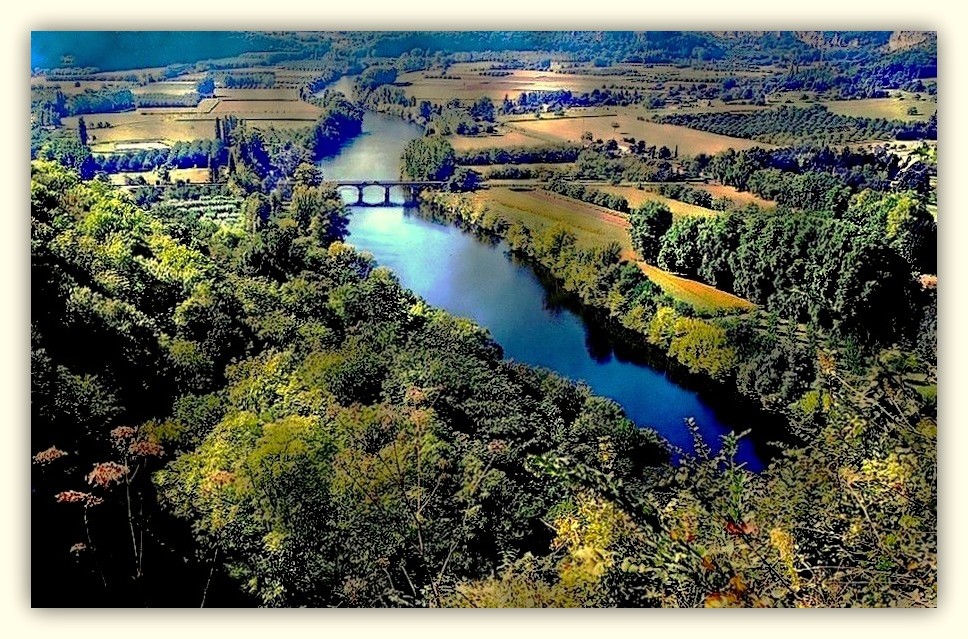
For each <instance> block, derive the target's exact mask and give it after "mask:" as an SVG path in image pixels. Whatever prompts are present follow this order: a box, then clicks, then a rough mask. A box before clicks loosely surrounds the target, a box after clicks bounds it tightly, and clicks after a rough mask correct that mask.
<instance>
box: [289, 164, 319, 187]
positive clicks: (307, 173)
mask: <svg viewBox="0 0 968 639" xmlns="http://www.w3.org/2000/svg"><path fill="white" fill-rule="evenodd" d="M293 182H294V183H295V184H297V185H302V186H319V185H320V184H322V183H323V173H322V171H320V170H319V167H318V166H316V165H315V164H310V163H309V162H303V163H302V164H300V165H299V166H298V167H296V171H295V173H294V175H293Z"/></svg>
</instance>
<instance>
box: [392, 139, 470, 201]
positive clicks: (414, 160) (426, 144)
mask: <svg viewBox="0 0 968 639" xmlns="http://www.w3.org/2000/svg"><path fill="white" fill-rule="evenodd" d="M401 163H402V165H403V167H402V168H403V174H404V175H405V176H406V177H408V178H410V179H411V180H429V181H441V182H444V185H443V186H444V189H445V190H448V191H473V190H474V189H476V188H477V187H478V184H479V183H480V175H479V174H478V173H477V172H475V171H472V170H470V169H468V168H466V167H463V166H458V165H457V154H456V153H455V152H454V147H453V146H451V144H450V142H448V141H447V140H446V139H444V138H443V137H441V136H438V135H432V136H427V137H423V138H417V139H416V140H411V141H410V142H409V143H408V144H407V146H406V147H405V148H404V150H403V155H402V157H401Z"/></svg>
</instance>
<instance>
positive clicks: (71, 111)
mask: <svg viewBox="0 0 968 639" xmlns="http://www.w3.org/2000/svg"><path fill="white" fill-rule="evenodd" d="M134 108H135V98H134V94H133V93H131V90H130V89H98V90H90V89H89V90H87V91H85V92H84V93H78V94H76V95H72V96H69V97H68V98H67V100H66V102H65V105H64V112H63V113H62V114H61V115H64V116H68V115H84V114H87V113H119V112H122V111H131V110H133V109H134Z"/></svg>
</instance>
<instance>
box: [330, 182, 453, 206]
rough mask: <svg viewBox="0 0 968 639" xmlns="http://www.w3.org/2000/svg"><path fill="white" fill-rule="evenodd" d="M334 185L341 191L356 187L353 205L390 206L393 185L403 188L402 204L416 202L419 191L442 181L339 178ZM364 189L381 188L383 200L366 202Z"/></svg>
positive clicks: (440, 184)
mask: <svg viewBox="0 0 968 639" xmlns="http://www.w3.org/2000/svg"><path fill="white" fill-rule="evenodd" d="M334 184H335V185H336V190H337V191H341V190H344V189H356V203H355V204H354V205H355V206H392V204H393V203H392V202H391V201H390V189H392V188H393V187H395V186H399V187H401V188H402V189H403V194H404V204H416V203H417V196H418V195H419V194H420V191H422V190H423V189H426V188H430V187H440V186H442V185H443V184H444V183H443V182H435V181H432V180H372V181H354V180H340V181H337V182H334ZM366 189H371V190H372V189H382V190H383V201H382V202H367V201H365V200H364V199H363V193H364V192H365V191H366Z"/></svg>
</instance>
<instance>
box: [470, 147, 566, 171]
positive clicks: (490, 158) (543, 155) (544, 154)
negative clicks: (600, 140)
mask: <svg viewBox="0 0 968 639" xmlns="http://www.w3.org/2000/svg"><path fill="white" fill-rule="evenodd" d="M581 150H582V147H581V146H579V145H576V144H567V143H560V144H548V145H541V146H519V147H489V148H482V149H471V150H467V151H461V152H460V153H459V154H458V155H457V163H458V164H462V165H465V166H482V165H487V164H561V163H565V162H574V161H575V160H577V159H578V155H579V153H581Z"/></svg>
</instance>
